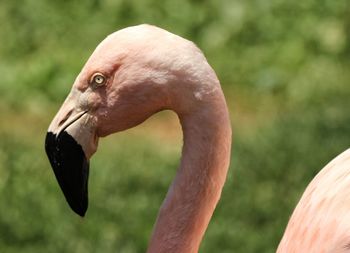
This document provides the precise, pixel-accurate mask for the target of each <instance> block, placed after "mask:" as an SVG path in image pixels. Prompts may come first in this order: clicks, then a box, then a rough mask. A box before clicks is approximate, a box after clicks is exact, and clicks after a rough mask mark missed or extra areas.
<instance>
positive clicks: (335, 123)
mask: <svg viewBox="0 0 350 253" xmlns="http://www.w3.org/2000/svg"><path fill="white" fill-rule="evenodd" d="M139 23H150V24H155V25H158V26H160V27H163V28H165V29H167V30H169V31H171V32H173V33H176V34H179V35H181V36H183V37H185V38H188V39H190V40H193V41H194V42H195V43H196V44H197V45H198V46H199V47H200V48H201V49H202V50H203V51H204V53H205V55H206V56H207V58H208V61H209V63H210V64H211V65H212V66H213V68H214V69H215V70H216V72H217V74H218V76H219V78H220V80H221V83H222V86H223V89H224V92H225V94H226V97H227V100H228V104H229V107H230V112H231V118H232V124H233V129H234V144H233V150H232V160H231V168H230V172H229V175H228V180H227V183H226V185H225V188H224V191H223V195H222V199H221V201H220V203H219V205H218V207H217V209H216V212H215V214H214V216H213V219H212V221H211V223H210V225H209V228H208V230H207V233H206V235H205V238H204V240H203V243H202V246H201V250H200V251H201V252H206V253H212V252H245V253H246V252H274V250H275V249H276V247H277V245H278V242H279V240H280V238H281V237H282V234H283V231H284V228H285V226H286V224H287V221H288V217H289V215H290V214H291V213H292V211H293V208H294V206H295V205H296V203H297V201H298V199H299V198H300V196H301V193H302V192H303V191H304V189H305V187H306V186H307V184H308V182H310V180H311V179H312V178H313V177H314V176H315V175H316V173H317V172H318V171H319V170H320V169H321V168H322V167H323V166H324V165H325V164H327V163H328V162H329V161H330V160H331V159H332V158H334V157H335V156H336V155H337V154H339V153H341V152H342V151H344V150H345V149H347V148H348V147H349V137H350V113H349V106H350V99H349V96H350V84H349V81H350V71H349V67H350V43H349V42H350V2H349V1H347V0H337V1H334V0H304V1H287V0H270V1H266V0H246V1H238V0H209V1H199V0H192V1H185V0H164V1H156V0H143V1H141V0H90V1H77V0H76V1H68V0H66V1H45V0H23V1H10V0H2V1H0V24H1V25H0V77H1V81H0V94H1V95H0V96H1V99H0V114H1V120H0V252H4V253H12V252H33V253H34V252H35V253H38V252H57V253H58V252H77V253H79V252H84V253H86V252H122V253H132V252H145V251H146V248H147V242H148V240H149V236H150V233H151V230H152V226H153V223H154V221H155V218H156V215H157V211H158V208H159V206H160V204H161V202H162V199H163V198H164V196H165V194H166V191H167V188H168V186H169V184H170V182H171V180H172V178H173V176H174V174H175V172H176V168H177V166H178V161H179V157H180V150H181V131H180V126H179V124H178V122H177V119H176V117H175V116H174V114H173V113H170V112H162V113H160V114H158V115H157V116H154V117H152V118H151V119H149V120H148V121H147V122H145V123H144V124H143V125H141V126H139V127H138V128H135V129H131V130H129V131H126V132H124V133H120V134H117V135H114V136H111V137H108V138H106V139H102V140H101V142H100V148H99V151H98V153H97V154H96V155H95V156H94V157H93V159H92V161H91V173H90V206H89V210H88V213H87V216H86V218H84V219H81V218H79V217H78V216H77V215H75V214H74V213H73V212H72V211H71V210H70V209H69V207H68V205H67V204H66V202H65V200H64V197H63V194H62V193H61V191H60V189H59V187H58V184H57V183H56V180H55V178H54V175H53V172H52V171H51V169H50V166H49V163H48V160H47V158H46V155H45V153H44V145H43V142H44V137H45V134H46V129H47V127H48V124H49V123H50V121H51V119H52V118H53V116H54V115H55V113H56V111H57V110H58V108H59V106H60V104H61V103H62V102H63V100H64V98H65V96H66V95H67V94H68V92H69V90H70V87H71V85H72V83H73V81H74V79H75V76H76V75H77V74H78V73H79V71H80V69H81V68H82V66H83V64H84V63H85V61H86V60H87V58H88V57H89V55H90V54H91V53H92V51H93V50H94V48H95V47H96V45H97V44H98V43H99V42H100V41H101V40H102V39H103V38H105V36H106V35H108V34H109V33H112V32H113V31H116V30H118V29H120V28H123V27H126V26H130V25H135V24H139Z"/></svg>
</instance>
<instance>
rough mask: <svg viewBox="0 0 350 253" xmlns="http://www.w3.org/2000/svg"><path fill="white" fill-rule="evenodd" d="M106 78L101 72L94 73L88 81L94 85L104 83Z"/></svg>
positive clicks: (97, 85)
mask: <svg viewBox="0 0 350 253" xmlns="http://www.w3.org/2000/svg"><path fill="white" fill-rule="evenodd" d="M106 81H107V78H106V77H105V76H104V75H103V74H101V73H95V74H93V75H92V77H91V80H90V83H91V84H92V85H94V86H95V87H99V86H102V85H105V84H106Z"/></svg>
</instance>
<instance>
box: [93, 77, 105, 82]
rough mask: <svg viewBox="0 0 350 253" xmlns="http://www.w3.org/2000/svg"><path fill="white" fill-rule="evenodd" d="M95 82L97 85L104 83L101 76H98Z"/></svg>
mask: <svg viewBox="0 0 350 253" xmlns="http://www.w3.org/2000/svg"><path fill="white" fill-rule="evenodd" d="M95 80H96V82H97V83H102V81H103V78H102V77H101V76H97V77H96V79H95Z"/></svg>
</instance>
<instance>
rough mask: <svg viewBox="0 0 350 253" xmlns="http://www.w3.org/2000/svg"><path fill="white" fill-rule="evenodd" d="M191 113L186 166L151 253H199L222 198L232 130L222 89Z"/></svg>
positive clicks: (183, 116) (186, 116)
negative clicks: (201, 243)
mask: <svg viewBox="0 0 350 253" xmlns="http://www.w3.org/2000/svg"><path fill="white" fill-rule="evenodd" d="M200 103H201V104H200V106H198V107H197V109H196V110H192V111H191V112H190V113H178V116H179V118H180V122H181V125H182V129H183V133H184V146H183V149H182V158H181V164H180V167H179V169H178V172H177V174H176V177H175V179H174V181H173V182H172V185H171V186H170V188H169V191H168V193H167V196H166V198H165V200H164V202H163V204H162V207H161V209H160V211H159V214H158V218H157V221H156V224H155V227H154V231H153V236H152V238H151V241H150V245H149V248H148V251H147V252H148V253H165V252H167V253H169V252H171V253H180V252H181V253H194V252H198V249H199V245H200V242H201V240H202V237H203V235H204V232H205V230H206V228H207V226H208V223H209V221H210V218H211V216H212V214H213V212H214V209H215V206H216V204H217V202H218V200H219V198H220V195H221V191H222V187H223V185H224V183H225V179H226V174H227V170H228V166H229V158H230V149H231V127H230V120H229V116H228V111H227V107H226V103H225V99H224V96H223V94H222V92H221V90H218V92H215V94H212V97H211V99H208V100H207V101H206V102H203V101H201V102H200Z"/></svg>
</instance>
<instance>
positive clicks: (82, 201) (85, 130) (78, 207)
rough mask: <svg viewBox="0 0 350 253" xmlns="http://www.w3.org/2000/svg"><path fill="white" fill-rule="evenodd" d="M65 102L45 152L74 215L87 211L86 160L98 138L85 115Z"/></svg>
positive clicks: (54, 121)
mask: <svg viewBox="0 0 350 253" xmlns="http://www.w3.org/2000/svg"><path fill="white" fill-rule="evenodd" d="M72 102H74V101H72V99H71V98H68V99H67V100H66V101H65V103H64V104H63V105H62V107H61V109H60V110H59V112H58V113H57V115H56V117H55V118H54V119H53V121H52V122H51V125H50V126H49V129H48V132H47V135H46V139H45V150H46V154H47V156H48V158H49V161H50V164H51V167H52V169H53V171H54V174H55V176H56V179H57V181H58V184H59V185H60V187H61V189H62V191H63V194H64V196H65V198H66V200H67V202H68V204H69V206H70V207H71V208H72V209H73V211H74V212H76V213H77V214H79V215H80V216H82V217H83V216H84V215H85V212H86V210H87V207H88V178H89V158H90V157H91V156H92V155H93V153H94V152H95V151H96V149H97V143H98V138H97V135H96V130H95V127H94V124H93V122H92V120H91V118H92V117H91V116H90V115H89V113H88V111H77V110H76V109H74V103H72Z"/></svg>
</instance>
